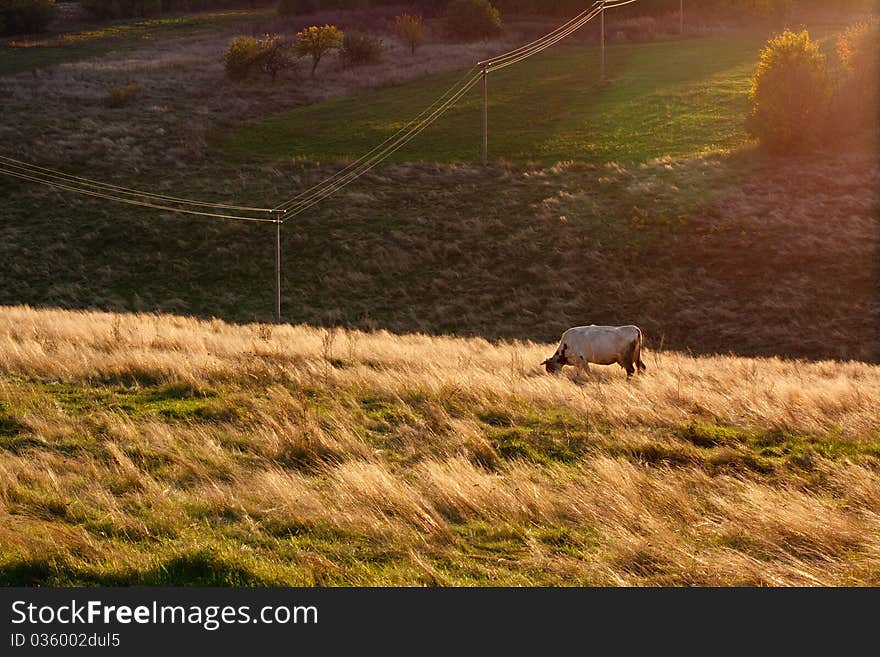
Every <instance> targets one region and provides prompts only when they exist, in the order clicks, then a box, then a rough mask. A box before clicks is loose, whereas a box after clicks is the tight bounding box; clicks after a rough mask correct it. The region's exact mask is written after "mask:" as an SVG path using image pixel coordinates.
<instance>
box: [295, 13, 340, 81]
mask: <svg viewBox="0 0 880 657" xmlns="http://www.w3.org/2000/svg"><path fill="white" fill-rule="evenodd" d="M343 36H344V35H343V34H342V30H340V29H339V28H337V27H336V26H335V25H325V26H323V27H318V26H316V25H312V26H311V27H307V28H306V29H304V30H303V31H301V32H297V33H296V51H297V52H298V53H299V54H300V56H303V57H304V56H306V55H308V56H309V57H311V58H312V77H315V69H316V68H318V63H319V62H320V61H321V57H323V56H324V55H325V54H326V53H327V52H329V51H330V50H336V49H339V48H341V47H342V39H343Z"/></svg>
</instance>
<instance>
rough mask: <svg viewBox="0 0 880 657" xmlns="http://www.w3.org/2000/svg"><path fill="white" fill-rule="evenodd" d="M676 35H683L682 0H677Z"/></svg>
mask: <svg viewBox="0 0 880 657" xmlns="http://www.w3.org/2000/svg"><path fill="white" fill-rule="evenodd" d="M678 35H679V36H683V35H684V0H678Z"/></svg>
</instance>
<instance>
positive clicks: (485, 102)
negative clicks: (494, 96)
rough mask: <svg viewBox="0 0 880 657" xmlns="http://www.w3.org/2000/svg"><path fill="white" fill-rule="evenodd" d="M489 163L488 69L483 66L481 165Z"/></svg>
mask: <svg viewBox="0 0 880 657" xmlns="http://www.w3.org/2000/svg"><path fill="white" fill-rule="evenodd" d="M488 163H489V70H488V68H487V67H486V66H483V166H486V165H487V164H488Z"/></svg>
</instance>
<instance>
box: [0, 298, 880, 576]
mask: <svg viewBox="0 0 880 657" xmlns="http://www.w3.org/2000/svg"><path fill="white" fill-rule="evenodd" d="M553 348H554V345H553V344H535V343H531V342H502V343H495V344H493V343H489V342H487V341H485V340H480V339H471V340H465V339H455V338H436V337H429V336H424V335H403V336H393V335H390V334H388V333H385V332H376V333H363V332H357V331H343V330H339V331H325V330H319V329H314V328H309V327H305V326H299V327H294V326H285V327H275V326H267V325H252V326H239V327H234V326H230V325H227V324H224V323H223V322H220V321H212V322H198V321H196V320H193V319H187V318H180V317H171V316H164V317H163V316H156V315H112V314H100V313H69V312H62V311H36V310H32V309H28V308H22V307H7V308H0V584H2V585H37V584H42V585H131V584H154V585H166V584H176V585H182V584H206V585H315V584H317V585H328V586H333V585H422V584H428V585H468V586H470V585H816V584H819V585H877V584H880V579H878V573H880V542H878V536H880V487H878V481H880V479H878V477H877V472H878V468H880V422H878V420H880V418H878V415H877V413H876V409H877V408H878V406H880V368H878V367H877V366H871V365H867V364H863V363H855V362H850V363H833V362H814V363H808V362H803V361H789V360H780V359H777V358H770V359H757V360H752V359H743V358H735V357H712V358H692V357H689V356H686V355H682V354H677V353H673V352H658V351H652V352H649V353H648V354H646V355H645V357H644V360H645V361H646V363H647V365H648V373H647V375H644V376H640V377H637V378H636V379H635V380H634V381H633V382H630V383H628V382H626V380H625V377H624V374H623V371H622V370H621V369H620V368H618V367H617V366H613V367H609V368H603V367H597V368H595V369H596V372H595V373H594V376H592V377H591V378H589V379H585V380H573V379H571V378H569V376H560V377H552V376H549V375H547V374H545V373H544V372H543V370H542V368H539V367H538V366H537V363H539V362H540V361H541V360H543V359H544V358H546V357H547V355H549V354H550V353H552V350H553Z"/></svg>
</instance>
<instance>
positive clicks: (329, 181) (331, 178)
mask: <svg viewBox="0 0 880 657" xmlns="http://www.w3.org/2000/svg"><path fill="white" fill-rule="evenodd" d="M475 70H476V66H473V67H471V68H470V69H469V70H467V71H466V72H465V73H464V75H462V76H461V77H460V78H459V79H458V81H456V83H455V84H453V85H452V86H451V87H450V88H449V89H447V90H446V92H445V93H444V94H443V95H442V96H440V97H439V98H437V99H436V100H435V101H434V102H433V103H431V104H430V105H428V106H427V107H426V108H425V109H424V110H422V111H421V113H419V114H418V115H416V116H415V117H413V118H412V119H410V120H409V122H407V124H406V125H404V126H403V127H402V128H400V129H399V130H398V131H397V132H395V133H394V134H392V135H391V136H390V137H388V138H387V139H386V140H385V141H383V142H382V143H381V144H379V145H378V146H376V147H375V148H373V149H372V150H370V151H368V152H367V153H364V154H363V155H362V156H361V157H359V158H358V159H357V160H355V161H354V162H351V163H350V164H348V166H346V167H345V168H343V169H341V170H339V171H337V172H336V173H334V174H333V175H332V176H328V177H327V178H325V179H323V180H321V181H320V182H318V183H316V184H314V185H312V186H311V187H309V188H308V189H306V190H303V191H302V192H300V193H299V194H297V195H296V196H294V197H293V198H291V199H289V200H288V201H285V202H284V203H280V204H279V205H276V206H275V207H274V208H273V210H274V211H280V210H281V211H283V209H284V208H285V207H286V206H288V205H292V204H293V203H294V202H295V201H298V200H299V199H301V198H303V197H305V196H308V195H310V194H314V193H317V191H318V189H319V188H321V187H324V186H327V185H330V184H332V183H333V182H334V181H335V180H336V179H337V178H340V177H341V176H342V175H344V174H345V173H346V172H348V171H350V170H351V169H353V168H355V167H357V166H359V165H360V164H362V163H363V162H364V161H366V160H367V159H369V157H370V156H372V155H373V154H374V153H376V152H377V151H379V150H380V149H381V148H382V147H383V146H385V145H386V144H388V142H390V141H392V140H394V139H395V138H397V137H398V136H399V135H400V134H401V133H403V132H404V131H406V130H407V129H409V127H410V126H411V125H413V124H414V123H416V122H417V121H418V120H419V119H421V118H422V117H423V116H424V115H425V114H427V113H429V112H430V111H431V110H432V108H434V107H435V106H437V105H438V104H440V103H442V101H443V100H444V99H445V98H447V97H448V96H449V95H450V94H451V93H454V92H455V91H456V90H457V89H458V88H459V87H460V86H461V84H462V82H463V81H464V79H465V78H467V77H468V75H471V74H473V73H474V71H475Z"/></svg>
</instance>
